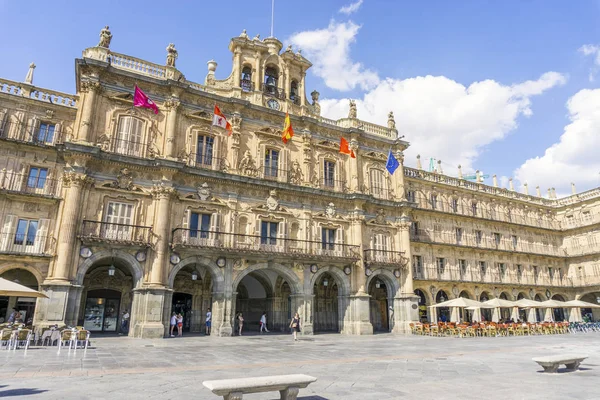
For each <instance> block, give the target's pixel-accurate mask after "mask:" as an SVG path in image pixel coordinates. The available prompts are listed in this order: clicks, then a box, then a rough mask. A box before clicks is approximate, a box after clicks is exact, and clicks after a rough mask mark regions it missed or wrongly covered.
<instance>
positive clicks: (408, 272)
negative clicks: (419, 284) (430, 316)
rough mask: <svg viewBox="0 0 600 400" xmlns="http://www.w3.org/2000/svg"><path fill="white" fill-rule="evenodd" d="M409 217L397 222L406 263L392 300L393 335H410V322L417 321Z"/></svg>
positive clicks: (404, 216) (403, 216) (417, 310)
mask: <svg viewBox="0 0 600 400" xmlns="http://www.w3.org/2000/svg"><path fill="white" fill-rule="evenodd" d="M411 224H412V222H411V220H410V217H408V216H407V215H402V217H400V220H399V224H398V227H399V235H400V246H401V249H400V250H401V251H402V252H403V254H402V257H403V261H404V262H405V263H406V264H405V265H404V266H403V269H402V270H401V271H400V290H399V292H398V293H396V296H395V298H394V302H393V303H394V305H393V307H394V326H393V332H394V333H410V326H409V324H410V323H411V322H416V321H418V320H419V296H417V295H415V293H414V288H413V268H412V253H411V248H410V226H411Z"/></svg>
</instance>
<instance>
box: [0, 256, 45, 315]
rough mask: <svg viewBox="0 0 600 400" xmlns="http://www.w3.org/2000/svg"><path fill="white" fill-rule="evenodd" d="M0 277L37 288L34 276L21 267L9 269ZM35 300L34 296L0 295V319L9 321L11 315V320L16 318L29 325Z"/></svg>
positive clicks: (37, 284) (37, 283)
mask: <svg viewBox="0 0 600 400" xmlns="http://www.w3.org/2000/svg"><path fill="white" fill-rule="evenodd" d="M0 277H1V278H4V279H6V280H9V281H12V282H15V283H18V284H20V285H23V286H26V287H28V288H30V289H33V290H38V289H39V282H38V279H37V278H36V276H35V275H34V274H33V273H31V272H30V271H28V270H26V269H23V268H13V269H9V270H7V271H6V272H4V273H3V274H2V275H0ZM36 302H37V299H36V298H35V297H16V296H0V319H1V320H2V322H4V321H9V320H10V319H11V315H12V317H13V322H16V320H18V321H21V322H23V323H25V324H26V325H28V326H30V325H32V323H33V316H34V314H35V306H36ZM13 310H16V311H17V312H18V313H19V314H18V315H17V314H16V313H14V311H13ZM13 313H14V314H13Z"/></svg>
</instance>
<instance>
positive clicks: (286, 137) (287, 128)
mask: <svg viewBox="0 0 600 400" xmlns="http://www.w3.org/2000/svg"><path fill="white" fill-rule="evenodd" d="M293 136H294V129H293V128H292V121H290V115H289V114H288V113H285V123H284V124H283V134H282V135H281V140H283V143H286V144H287V142H288V141H290V140H292V137H293Z"/></svg>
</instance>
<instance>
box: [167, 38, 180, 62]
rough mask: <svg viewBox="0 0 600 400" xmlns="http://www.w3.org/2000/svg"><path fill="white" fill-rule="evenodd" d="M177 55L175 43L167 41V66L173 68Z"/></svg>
mask: <svg viewBox="0 0 600 400" xmlns="http://www.w3.org/2000/svg"><path fill="white" fill-rule="evenodd" d="M178 56H179V53H178V52H177V50H176V49H175V45H174V44H173V43H169V45H168V46H167V67H173V68H175V60H177V57H178Z"/></svg>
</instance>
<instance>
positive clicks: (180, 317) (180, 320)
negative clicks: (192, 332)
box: [177, 313, 183, 336]
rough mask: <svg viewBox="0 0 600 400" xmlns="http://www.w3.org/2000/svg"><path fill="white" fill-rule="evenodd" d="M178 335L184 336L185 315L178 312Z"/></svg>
mask: <svg viewBox="0 0 600 400" xmlns="http://www.w3.org/2000/svg"><path fill="white" fill-rule="evenodd" d="M177 336H183V315H181V313H179V314H177Z"/></svg>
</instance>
